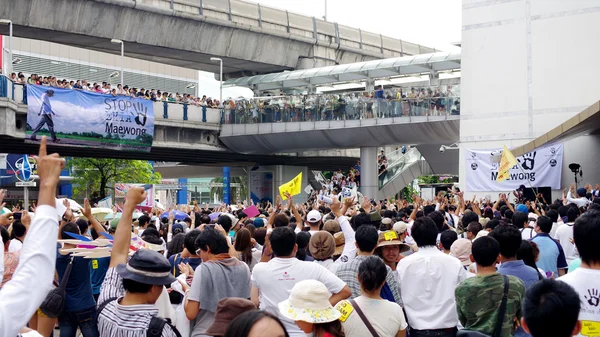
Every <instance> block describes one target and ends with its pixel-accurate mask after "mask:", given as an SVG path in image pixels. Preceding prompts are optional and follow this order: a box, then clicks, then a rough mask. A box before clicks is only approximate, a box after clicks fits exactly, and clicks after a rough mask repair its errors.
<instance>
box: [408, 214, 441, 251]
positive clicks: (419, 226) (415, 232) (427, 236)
mask: <svg viewBox="0 0 600 337" xmlns="http://www.w3.org/2000/svg"><path fill="white" fill-rule="evenodd" d="M411 235H412V237H413V239H414V240H415V242H416V243H417V246H419V247H425V246H435V243H436V241H437V235H438V229H437V226H436V225H435V222H433V220H431V218H429V217H421V218H418V219H416V220H415V222H414V223H413V226H412V233H411Z"/></svg>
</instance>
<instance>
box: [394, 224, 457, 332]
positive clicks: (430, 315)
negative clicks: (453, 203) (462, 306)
mask: <svg viewBox="0 0 600 337" xmlns="http://www.w3.org/2000/svg"><path fill="white" fill-rule="evenodd" d="M437 235H438V228H437V226H436V224H435V222H433V220H431V219H430V218H428V217H421V218H418V219H416V220H415V222H414V224H413V227H412V237H413V239H414V240H415V241H416V243H417V245H418V246H419V250H418V251H417V252H416V253H414V254H412V255H410V256H407V257H405V258H403V259H402V260H400V262H399V263H398V267H397V269H398V270H399V271H400V272H399V273H398V276H399V281H400V289H401V290H402V291H401V293H402V301H403V303H404V310H405V312H406V315H407V317H408V322H409V324H410V325H411V327H410V335H411V337H422V336H423V337H424V336H438V337H453V336H455V334H456V330H457V329H456V326H457V325H458V314H457V312H456V302H455V298H454V289H455V288H456V286H457V285H458V284H459V283H460V282H462V281H463V280H465V279H466V278H467V271H466V270H465V269H464V268H463V266H462V265H461V263H460V261H459V260H458V259H456V258H454V257H451V256H448V255H446V254H444V253H442V252H440V251H439V250H438V249H437V248H436V246H435V244H436V238H437Z"/></svg>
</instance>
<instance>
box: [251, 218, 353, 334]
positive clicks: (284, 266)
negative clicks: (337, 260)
mask: <svg viewBox="0 0 600 337" xmlns="http://www.w3.org/2000/svg"><path fill="white" fill-rule="evenodd" d="M269 240H270V245H271V248H272V250H273V254H274V256H275V257H274V258H273V259H272V260H271V261H269V262H261V263H258V264H257V265H256V266H254V269H253V271H252V293H251V299H252V302H254V303H255V304H256V305H257V306H259V308H260V309H261V310H266V311H268V312H270V313H272V314H274V315H277V316H278V317H279V318H280V319H281V321H282V322H283V325H284V326H285V329H286V330H287V332H288V333H289V335H290V336H291V337H306V334H305V333H304V332H302V330H300V328H298V326H296V324H295V323H294V321H292V320H290V319H287V318H285V317H283V316H281V315H280V314H279V309H278V304H279V302H282V301H284V300H286V299H287V298H288V297H289V294H290V292H291V290H292V288H293V287H294V285H295V284H296V283H298V282H299V281H303V280H310V279H312V280H317V281H319V282H321V283H323V284H325V286H327V289H328V290H329V292H330V293H331V294H332V295H331V297H330V298H329V302H330V303H331V304H332V305H335V304H336V303H337V302H339V301H341V300H343V299H346V298H348V297H350V295H351V291H350V289H349V288H348V286H347V285H346V284H345V283H344V282H343V281H342V280H340V279H339V278H338V277H336V276H335V275H334V274H332V273H331V272H330V271H329V270H327V269H326V268H325V267H323V266H321V265H319V264H317V263H313V262H306V261H300V260H298V259H297V258H296V257H295V256H296V251H297V250H298V245H297V244H296V233H294V231H293V230H292V229H291V228H289V227H278V228H275V229H274V230H273V232H271V236H270V239H269Z"/></svg>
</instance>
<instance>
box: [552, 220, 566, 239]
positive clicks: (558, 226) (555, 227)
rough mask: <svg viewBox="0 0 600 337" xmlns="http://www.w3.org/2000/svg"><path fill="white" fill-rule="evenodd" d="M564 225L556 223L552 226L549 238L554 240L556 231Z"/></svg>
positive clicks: (560, 222)
mask: <svg viewBox="0 0 600 337" xmlns="http://www.w3.org/2000/svg"><path fill="white" fill-rule="evenodd" d="M562 225H564V222H562V221H560V220H559V221H558V222H555V223H553V224H552V229H551V230H550V236H551V237H553V238H555V239H556V231H557V230H558V229H559V228H560V227H561V226H562Z"/></svg>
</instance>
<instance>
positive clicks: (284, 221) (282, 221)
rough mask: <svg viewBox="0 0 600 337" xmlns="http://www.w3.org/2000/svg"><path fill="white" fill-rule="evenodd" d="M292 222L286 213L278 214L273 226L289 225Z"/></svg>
mask: <svg viewBox="0 0 600 337" xmlns="http://www.w3.org/2000/svg"><path fill="white" fill-rule="evenodd" d="M289 224H290V218H288V216H287V215H285V214H277V215H276V216H275V217H274V218H273V227H275V228H277V227H287V226H288V225H289Z"/></svg>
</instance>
